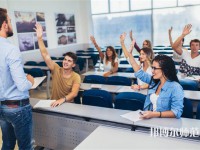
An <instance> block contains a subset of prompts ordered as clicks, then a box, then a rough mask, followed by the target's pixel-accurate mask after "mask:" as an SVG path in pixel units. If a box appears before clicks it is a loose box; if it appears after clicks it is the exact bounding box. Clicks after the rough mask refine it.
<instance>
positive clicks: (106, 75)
mask: <svg viewBox="0 0 200 150" xmlns="http://www.w3.org/2000/svg"><path fill="white" fill-rule="evenodd" d="M109 75H111V72H106V73H104V74H103V76H104V77H108V76H109Z"/></svg>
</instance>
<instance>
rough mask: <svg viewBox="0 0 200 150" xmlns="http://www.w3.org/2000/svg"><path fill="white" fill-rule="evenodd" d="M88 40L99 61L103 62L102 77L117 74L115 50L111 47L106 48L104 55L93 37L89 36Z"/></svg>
mask: <svg viewBox="0 0 200 150" xmlns="http://www.w3.org/2000/svg"><path fill="white" fill-rule="evenodd" d="M90 40H91V41H92V43H93V44H94V46H95V48H96V49H97V50H98V52H99V56H100V58H101V60H103V65H104V72H106V73H105V74H104V77H108V76H109V75H111V74H113V73H115V72H117V70H118V58H117V54H116V52H115V49H114V48H113V47H112V46H108V47H107V48H106V53H105V54H104V53H103V52H102V51H101V48H100V47H99V46H98V44H97V42H96V40H95V38H94V37H93V36H90Z"/></svg>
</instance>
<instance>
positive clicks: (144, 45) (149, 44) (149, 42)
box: [129, 30, 152, 54]
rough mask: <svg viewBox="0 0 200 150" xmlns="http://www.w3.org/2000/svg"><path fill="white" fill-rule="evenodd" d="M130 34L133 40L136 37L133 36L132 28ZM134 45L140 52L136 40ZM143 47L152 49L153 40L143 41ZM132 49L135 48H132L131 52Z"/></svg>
mask: <svg viewBox="0 0 200 150" xmlns="http://www.w3.org/2000/svg"><path fill="white" fill-rule="evenodd" d="M129 36H130V39H131V41H133V40H134V38H133V32H132V30H131V31H130V32H129ZM134 47H135V49H136V50H137V52H138V53H140V50H141V49H140V47H139V46H138V45H137V43H136V42H135V44H134ZM142 48H150V49H152V44H151V41H149V40H144V41H143V43H142ZM132 51H133V49H131V50H130V53H131V54H132Z"/></svg>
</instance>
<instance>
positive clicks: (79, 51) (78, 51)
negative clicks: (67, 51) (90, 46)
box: [76, 50, 85, 53]
mask: <svg viewBox="0 0 200 150" xmlns="http://www.w3.org/2000/svg"><path fill="white" fill-rule="evenodd" d="M76 52H77V53H82V52H85V50H77V51H76Z"/></svg>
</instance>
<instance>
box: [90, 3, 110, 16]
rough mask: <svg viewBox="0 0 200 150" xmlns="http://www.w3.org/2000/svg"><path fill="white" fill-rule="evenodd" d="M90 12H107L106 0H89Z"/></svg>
mask: <svg viewBox="0 0 200 150" xmlns="http://www.w3.org/2000/svg"><path fill="white" fill-rule="evenodd" d="M91 8H92V14H99V13H108V0H91Z"/></svg>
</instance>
